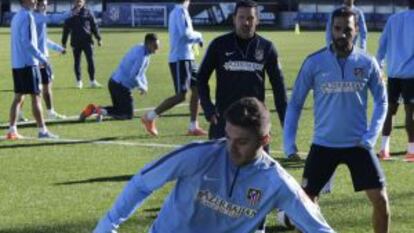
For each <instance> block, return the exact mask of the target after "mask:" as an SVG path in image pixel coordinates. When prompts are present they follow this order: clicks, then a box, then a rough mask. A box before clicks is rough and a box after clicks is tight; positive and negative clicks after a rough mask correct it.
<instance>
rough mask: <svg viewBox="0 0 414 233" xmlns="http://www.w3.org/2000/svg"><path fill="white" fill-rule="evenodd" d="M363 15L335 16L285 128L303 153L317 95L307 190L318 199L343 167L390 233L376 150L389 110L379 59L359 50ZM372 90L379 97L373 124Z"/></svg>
mask: <svg viewBox="0 0 414 233" xmlns="http://www.w3.org/2000/svg"><path fill="white" fill-rule="evenodd" d="M356 27H357V16H356V14H355V13H354V12H353V11H352V10H351V9H350V8H340V9H338V10H336V11H335V12H334V13H333V15H332V38H333V42H332V44H331V46H330V47H326V48H324V49H321V50H319V51H318V52H316V53H314V54H312V55H310V56H308V58H307V59H306V60H305V62H304V64H303V66H302V68H301V70H300V72H299V75H298V78H297V80H296V82H295V86H294V89H293V93H292V97H291V100H290V102H289V105H288V109H287V112H286V118H285V127H284V149H285V153H286V154H287V155H292V154H295V153H297V148H296V144H295V140H296V131H297V127H298V121H299V117H300V112H301V110H302V106H303V104H304V102H305V99H306V96H307V94H308V92H309V91H310V90H311V89H312V90H313V97H314V108H315V109H314V119H315V127H314V128H315V129H314V138H313V144H312V146H311V149H310V152H309V155H308V157H307V159H306V164H305V168H304V172H303V184H302V185H303V188H304V189H305V191H306V193H307V194H308V195H309V196H310V197H311V199H312V200H314V201H317V196H318V195H319V192H320V191H321V189H322V187H323V186H324V185H325V184H326V182H327V181H328V180H329V178H330V177H331V176H332V174H333V173H334V171H335V170H336V167H337V166H338V165H339V164H346V165H347V166H348V168H349V170H350V172H351V176H352V181H353V184H354V190H355V191H365V193H366V195H367V196H368V198H369V200H370V201H371V203H372V206H373V216H372V221H373V228H374V232H376V233H387V232H388V230H389V222H390V218H389V216H390V209H389V205H388V197H387V191H386V188H385V177H384V173H383V171H382V168H381V165H380V163H379V160H378V158H377V157H376V155H375V152H374V150H373V148H374V145H375V142H376V139H377V137H378V134H379V132H380V130H381V127H382V124H383V122H384V119H385V114H386V110H387V95H386V90H385V85H384V82H383V80H382V79H381V75H380V69H379V66H378V63H377V62H376V61H375V59H373V58H371V57H370V56H369V55H368V54H366V53H365V52H364V51H362V50H360V49H358V48H357V47H356V46H354V45H353V40H354V38H355V36H356V33H357V30H356ZM368 90H369V91H370V92H371V94H372V95H373V98H374V110H373V115H372V119H371V122H370V124H368V121H367V108H368Z"/></svg>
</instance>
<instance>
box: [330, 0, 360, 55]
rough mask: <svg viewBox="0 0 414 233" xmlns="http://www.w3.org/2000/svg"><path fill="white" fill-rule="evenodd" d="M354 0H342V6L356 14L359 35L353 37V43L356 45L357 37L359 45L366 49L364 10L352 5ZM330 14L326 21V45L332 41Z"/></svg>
mask: <svg viewBox="0 0 414 233" xmlns="http://www.w3.org/2000/svg"><path fill="white" fill-rule="evenodd" d="M354 2H355V0H344V3H343V5H342V7H350V8H351V9H352V10H353V11H355V13H356V14H357V15H358V32H359V36H356V37H355V39H354V44H355V45H356V44H357V42H358V38H359V47H360V48H361V49H362V50H366V49H367V40H368V29H367V24H366V22H365V16H364V12H363V11H362V10H361V9H359V8H358V7H356V6H355V5H354ZM331 25H332V14H331V15H330V16H329V18H328V22H327V23H326V36H325V37H326V45H328V46H329V45H330V44H331V42H332V30H331Z"/></svg>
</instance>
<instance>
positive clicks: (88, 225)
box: [0, 220, 96, 233]
mask: <svg viewBox="0 0 414 233" xmlns="http://www.w3.org/2000/svg"><path fill="white" fill-rule="evenodd" d="M95 224H96V221H95V220H94V221H88V222H86V221H84V222H78V223H67V224H56V225H35V226H27V227H16V228H9V229H0V233H57V232H58V233H90V232H92V230H93V229H92V228H93V227H94V226H95Z"/></svg>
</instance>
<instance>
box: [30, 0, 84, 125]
mask: <svg viewBox="0 0 414 233" xmlns="http://www.w3.org/2000/svg"><path fill="white" fill-rule="evenodd" d="M47 5H48V1H47V0H38V1H37V5H36V10H35V11H34V13H33V16H34V19H35V22H36V31H37V36H38V48H39V50H40V51H41V52H42V53H43V54H45V56H46V58H47V59H49V51H48V48H50V49H52V50H54V51H57V52H59V53H62V54H65V53H66V50H65V49H64V48H63V47H62V46H60V45H58V44H56V43H55V42H53V41H51V40H50V39H48V36H47V24H49V23H59V22H61V21H63V20H65V19H67V18H69V17H70V16H72V14H73V13H76V12H77V9H74V10H73V11H68V12H65V13H63V14H59V15H56V14H54V15H48V14H46V11H47ZM40 73H41V83H42V86H43V87H42V94H43V100H44V101H45V105H46V109H47V117H48V118H49V119H64V118H65V116H64V115H61V114H58V113H57V112H56V111H55V110H54V107H53V93H52V82H53V74H52V69H51V67H46V65H45V64H40Z"/></svg>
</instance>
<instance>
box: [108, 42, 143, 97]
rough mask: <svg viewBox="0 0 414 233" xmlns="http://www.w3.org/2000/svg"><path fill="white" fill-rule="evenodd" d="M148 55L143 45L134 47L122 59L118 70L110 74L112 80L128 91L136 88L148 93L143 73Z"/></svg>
mask: <svg viewBox="0 0 414 233" xmlns="http://www.w3.org/2000/svg"><path fill="white" fill-rule="evenodd" d="M150 55H151V54H150V53H149V51H148V49H147V48H146V47H145V45H144V44H138V45H135V46H134V47H132V48H131V49H130V50H129V51H128V52H127V54H125V56H124V57H123V58H122V61H121V63H120V64H119V65H118V68H117V69H116V70H115V72H114V73H113V74H112V80H114V81H115V82H117V83H120V84H121V85H122V86H124V87H126V88H128V89H130V90H132V89H134V88H136V87H137V88H138V89H141V90H144V91H148V81H147V77H146V75H145V72H146V71H147V69H148V66H149V63H150Z"/></svg>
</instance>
